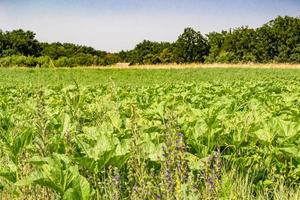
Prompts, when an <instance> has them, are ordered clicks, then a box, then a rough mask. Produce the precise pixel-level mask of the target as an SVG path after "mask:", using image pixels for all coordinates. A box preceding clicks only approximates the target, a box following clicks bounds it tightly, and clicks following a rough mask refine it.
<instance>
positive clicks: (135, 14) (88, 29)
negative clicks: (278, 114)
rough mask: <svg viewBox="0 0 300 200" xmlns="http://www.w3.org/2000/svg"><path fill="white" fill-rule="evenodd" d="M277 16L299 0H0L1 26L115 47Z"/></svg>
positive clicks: (295, 8)
mask: <svg viewBox="0 0 300 200" xmlns="http://www.w3.org/2000/svg"><path fill="white" fill-rule="evenodd" d="M278 15H289V16H300V0H206V1H205V0H151V1H150V0H98V1H96V0H0V29H2V30H12V29H17V28H23V29H28V30H32V31H34V32H35V33H36V34H37V38H38V39H39V40H41V41H47V42H56V41H60V42H72V43H77V44H83V45H89V46H92V47H95V48H96V49H101V50H107V51H113V52H115V51H119V50H121V49H125V50H126V49H131V48H133V47H134V46H135V45H136V44H137V43H138V42H140V41H142V40H143V39H149V40H154V41H170V42H171V41H174V40H176V38H177V36H178V35H179V34H180V33H181V32H182V31H183V29H184V28H185V27H187V26H191V27H193V28H195V29H196V30H199V31H201V33H203V34H206V33H208V32H211V31H221V30H224V29H226V30H227V29H228V28H230V27H238V26H242V25H249V26H250V27H258V26H260V25H262V24H264V23H265V22H267V21H269V20H271V19H273V18H275V17H276V16H278Z"/></svg>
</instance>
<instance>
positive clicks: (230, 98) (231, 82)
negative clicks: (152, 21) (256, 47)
mask: <svg viewBox="0 0 300 200" xmlns="http://www.w3.org/2000/svg"><path fill="white" fill-rule="evenodd" d="M0 162H1V165H0V199H70V200H71V199H170V200H171V199H236V200H239V199H276V200H277V199H278V200H282V199H286V200H287V199H295V200H296V199H300V192H299V191H300V70H297V69H238V68H230V69H229V68H228V69H226V68H224V69H218V68H212V69H164V70H163V69H160V70H158V69H147V70H146V69H145V70H142V69H126V70H125V69H79V68H76V69H17V68H12V69H0Z"/></svg>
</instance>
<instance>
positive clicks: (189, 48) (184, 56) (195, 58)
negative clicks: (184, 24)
mask: <svg viewBox="0 0 300 200" xmlns="http://www.w3.org/2000/svg"><path fill="white" fill-rule="evenodd" d="M208 51H209V46H208V42H207V40H206V39H205V38H204V37H203V36H202V35H201V33H200V32H197V31H195V30H194V29H192V28H186V29H184V32H183V34H181V35H180V36H179V37H178V39H177V41H176V42H175V45H174V58H175V61H176V62H177V63H192V62H204V56H206V55H208Z"/></svg>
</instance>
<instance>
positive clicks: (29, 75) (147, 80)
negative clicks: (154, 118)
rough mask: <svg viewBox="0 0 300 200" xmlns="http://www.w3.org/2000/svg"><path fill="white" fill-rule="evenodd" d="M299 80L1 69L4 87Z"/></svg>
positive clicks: (283, 73) (220, 71)
mask: <svg viewBox="0 0 300 200" xmlns="http://www.w3.org/2000/svg"><path fill="white" fill-rule="evenodd" d="M275 78H276V79H282V80H300V70H299V69H274V68H272V69H254V68H243V69H242V68H186V69H142V70H141V69H112V68H108V69H95V68H92V69H90V68H89V69H83V68H75V69H24V68H23V69H19V68H9V69H3V68H2V69H0V84H1V85H2V86H18V85H19V86H23V85H30V84H31V85H33V86H34V85H45V86H46V85H52V86H53V85H69V84H74V82H77V83H78V84H79V85H82V86H86V85H100V84H110V83H114V84H115V85H117V86H123V85H134V86H150V85H155V84H162V83H178V82H195V83H201V82H207V81H210V82H211V81H214V82H215V81H219V82H234V81H237V80H245V81H253V80H272V79H275Z"/></svg>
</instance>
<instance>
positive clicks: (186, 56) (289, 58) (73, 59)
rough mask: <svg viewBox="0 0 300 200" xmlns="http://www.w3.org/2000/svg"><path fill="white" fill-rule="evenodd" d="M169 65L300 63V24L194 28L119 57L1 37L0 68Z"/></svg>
mask: <svg viewBox="0 0 300 200" xmlns="http://www.w3.org/2000/svg"><path fill="white" fill-rule="evenodd" d="M117 62H127V63H130V64H132V65H134V64H166V63H249V62H251V63H300V18H299V17H289V16H284V17H281V16H279V17H277V18H275V19H274V20H271V21H269V22H268V23H266V24H264V25H262V26H261V27H259V28H256V29H254V28H249V27H247V26H245V27H239V28H235V29H229V30H228V31H222V32H212V33H209V34H207V35H205V36H203V35H202V34H201V33H200V32H198V31H195V30H194V29H192V28H185V29H184V32H183V33H182V34H181V35H180V36H179V37H178V39H177V40H176V41H175V42H173V43H169V42H153V41H149V40H144V41H142V42H141V43H139V44H137V45H136V46H135V48H134V49H132V50H129V51H121V52H118V53H108V52H105V51H99V50H95V49H94V48H92V47H87V46H82V45H75V44H71V43H42V42H39V41H37V40H36V39H35V34H34V33H33V32H31V31H24V30H14V31H11V32H9V31H7V32H3V31H0V66H29V67H34V66H41V67H49V66H50V67H51V66H54V67H72V66H92V65H112V64H115V63H117Z"/></svg>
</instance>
